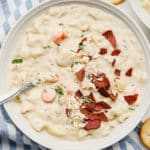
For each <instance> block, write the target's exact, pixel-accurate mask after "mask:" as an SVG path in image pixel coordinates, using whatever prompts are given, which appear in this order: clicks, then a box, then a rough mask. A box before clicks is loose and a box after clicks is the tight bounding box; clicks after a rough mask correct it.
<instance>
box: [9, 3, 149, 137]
mask: <svg viewBox="0 0 150 150" xmlns="http://www.w3.org/2000/svg"><path fill="white" fill-rule="evenodd" d="M146 79H147V72H146V69H145V61H144V56H143V55H142V49H141V46H140V44H139V42H138V40H137V38H136V36H135V35H134V33H133V32H132V31H131V30H130V29H129V27H128V26H127V25H126V24H125V23H124V22H123V21H122V20H120V19H119V18H117V17H116V16H113V15H111V14H109V13H106V12H104V11H103V10H100V9H97V8H92V7H88V6H83V5H68V6H60V7H52V8H50V9H49V10H48V11H47V12H46V13H45V14H43V15H41V16H39V17H37V18H35V19H34V20H33V21H32V22H31V23H30V25H29V26H28V28H27V29H26V30H25V32H24V34H23V36H22V37H21V38H20V40H19V41H18V43H17V48H16V49H15V50H14V54H13V58H12V62H11V64H10V78H9V80H10V88H14V87H19V86H21V85H23V84H25V83H27V82H32V83H33V84H35V86H34V87H33V88H31V89H30V90H28V91H26V92H25V93H23V94H21V95H19V96H18V97H17V98H16V100H15V102H16V103H17V105H18V107H19V108H20V113H21V114H22V115H23V116H24V117H25V118H26V119H27V120H28V122H29V123H30V124H31V126H32V128H33V129H34V130H36V131H37V132H40V131H43V130H44V131H46V132H48V133H49V134H51V135H54V136H57V137H61V138H65V139H75V140H77V139H87V138H90V137H92V138H93V137H104V136H107V135H109V134H110V133H111V132H112V130H113V129H114V128H117V126H118V125H119V124H121V123H123V122H124V121H125V120H126V119H127V118H128V117H129V116H130V115H131V114H132V112H133V111H134V110H135V109H136V108H137V106H138V105H139V104H140V97H141V93H142V91H143V88H144V85H145V82H146Z"/></svg>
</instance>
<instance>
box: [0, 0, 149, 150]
mask: <svg viewBox="0 0 150 150" xmlns="http://www.w3.org/2000/svg"><path fill="white" fill-rule="evenodd" d="M68 3H70V4H74V3H76V4H85V5H87V4H89V5H95V7H96V5H97V7H96V8H98V7H105V9H107V10H108V9H110V12H111V13H113V14H116V15H117V16H118V17H120V18H121V19H122V20H123V21H124V22H126V23H127V25H128V26H129V27H130V29H131V30H132V31H133V32H134V33H135V35H136V37H137V38H138V40H139V41H140V42H141V43H140V45H141V47H143V48H144V49H149V43H148V40H147V39H146V37H145V35H144V33H143V31H142V30H141V29H140V27H139V26H138V25H137V23H136V22H135V21H134V20H132V18H131V17H129V16H128V15H127V14H125V13H123V12H122V11H121V10H120V9H118V8H116V7H114V6H112V5H110V4H108V3H107V2H104V1H102V0H93V1H91V0H84V1H82V0H57V1H55V0H50V1H46V2H43V3H41V4H39V5H38V6H36V7H34V8H32V9H31V10H30V11H28V13H26V14H25V15H23V16H22V17H21V18H20V19H19V20H18V22H17V23H16V25H15V26H14V27H12V28H11V30H10V32H9V33H8V35H7V37H6V38H5V40H4V41H3V44H2V48H1V54H2V53H3V52H4V51H5V47H6V44H7V41H8V40H9V37H10V36H11V34H13V32H15V30H16V29H17V28H19V27H20V26H22V22H24V21H25V20H27V18H30V16H34V15H35V14H36V13H38V12H40V11H41V10H43V9H44V8H46V7H53V6H59V5H60V4H68ZM136 31H138V32H136ZM139 36H141V37H142V41H143V42H142V41H141V39H139ZM146 53H147V54H148V53H149V51H147V52H146ZM3 57H4V56H3V55H1V57H0V61H2V59H3ZM147 57H149V54H148V56H147ZM147 61H148V64H149V65H150V61H149V60H147ZM149 105H150V102H148V103H147V105H146V107H145V108H146V109H142V108H141V112H142V113H140V114H138V117H139V118H138V119H135V121H134V124H129V126H128V130H125V131H122V132H121V134H119V133H118V136H116V137H114V138H113V139H112V140H111V142H110V143H108V144H104V145H103V146H101V147H100V146H99V147H100V148H106V147H108V146H111V145H112V144H114V143H116V142H118V141H119V140H121V139H122V138H123V137H125V136H126V135H128V134H129V133H130V132H131V131H132V130H133V129H134V128H135V127H136V125H137V124H138V123H139V122H140V120H141V119H142V117H143V116H144V114H145V113H146V110H147V109H148V107H149ZM4 108H5V110H6V112H7V114H8V115H9V117H10V119H11V120H12V122H13V123H14V124H15V126H17V128H18V129H19V130H20V131H21V132H22V133H24V134H25V135H26V136H27V137H29V138H30V139H31V140H33V141H34V142H36V143H38V144H39V145H42V146H44V147H47V148H52V149H60V145H56V146H54V145H53V146H52V147H51V146H50V147H49V146H47V145H44V144H43V143H42V142H41V141H39V140H37V139H34V138H33V137H30V135H29V134H27V133H26V132H25V131H23V130H22V129H21V128H20V127H19V126H18V125H17V124H16V123H15V122H14V119H13V117H12V116H11V113H10V112H9V109H8V107H7V104H6V105H4ZM139 110H140V109H139ZM130 118H131V117H130ZM88 142H90V141H88ZM75 144H77V142H75ZM86 144H88V143H86ZM64 146H65V145H64ZM89 146H90V145H89ZM61 148H62V149H63V147H61ZM78 148H79V149H81V148H80V147H78ZM88 148H89V147H88ZM66 149H68V147H65V150H66ZM75 149H77V148H76V147H75ZM83 149H84V148H83ZM97 149H98V147H97Z"/></svg>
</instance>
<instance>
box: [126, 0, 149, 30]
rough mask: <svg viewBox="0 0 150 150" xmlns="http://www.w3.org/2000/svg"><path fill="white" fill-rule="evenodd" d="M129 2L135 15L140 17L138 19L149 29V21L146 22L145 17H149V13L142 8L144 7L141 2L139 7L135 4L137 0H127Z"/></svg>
mask: <svg viewBox="0 0 150 150" xmlns="http://www.w3.org/2000/svg"><path fill="white" fill-rule="evenodd" d="M138 1H139V0H138ZM129 3H130V5H131V7H132V9H133V10H134V12H135V14H136V16H137V17H138V18H139V19H140V21H141V22H142V23H143V24H144V25H145V26H146V27H147V28H148V29H150V22H148V20H147V17H148V16H149V17H150V14H149V15H148V13H147V12H146V10H144V8H142V4H141V7H139V6H138V5H136V4H137V3H138V2H135V1H133V0H129ZM135 5H136V6H137V7H135Z"/></svg>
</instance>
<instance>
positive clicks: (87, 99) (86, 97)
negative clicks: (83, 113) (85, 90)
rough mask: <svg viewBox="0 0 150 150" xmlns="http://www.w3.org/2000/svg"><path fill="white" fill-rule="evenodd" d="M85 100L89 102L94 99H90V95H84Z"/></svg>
mask: <svg viewBox="0 0 150 150" xmlns="http://www.w3.org/2000/svg"><path fill="white" fill-rule="evenodd" d="M83 100H84V101H86V102H88V103H93V100H92V99H90V98H89V97H88V96H84V98H83Z"/></svg>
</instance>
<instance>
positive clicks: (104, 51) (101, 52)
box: [99, 48, 107, 55]
mask: <svg viewBox="0 0 150 150" xmlns="http://www.w3.org/2000/svg"><path fill="white" fill-rule="evenodd" d="M106 53H107V49H106V48H101V49H100V50H99V54H100V55H104V54H106Z"/></svg>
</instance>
